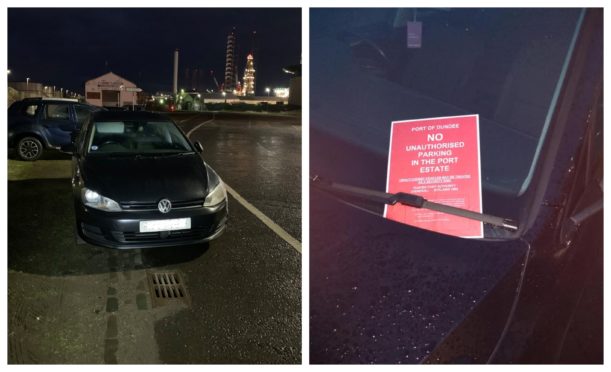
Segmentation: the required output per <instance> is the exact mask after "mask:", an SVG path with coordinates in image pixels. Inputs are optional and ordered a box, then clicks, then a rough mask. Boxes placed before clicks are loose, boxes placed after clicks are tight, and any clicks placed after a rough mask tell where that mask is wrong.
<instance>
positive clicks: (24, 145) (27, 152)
mask: <svg viewBox="0 0 611 372" xmlns="http://www.w3.org/2000/svg"><path fill="white" fill-rule="evenodd" d="M43 151H44V148H43V146H42V143H41V142H40V140H39V139H38V138H36V137H23V138H22V139H20V140H19V142H17V156H18V157H19V159H21V160H25V161H35V160H38V159H40V157H41V156H42V153H43Z"/></svg>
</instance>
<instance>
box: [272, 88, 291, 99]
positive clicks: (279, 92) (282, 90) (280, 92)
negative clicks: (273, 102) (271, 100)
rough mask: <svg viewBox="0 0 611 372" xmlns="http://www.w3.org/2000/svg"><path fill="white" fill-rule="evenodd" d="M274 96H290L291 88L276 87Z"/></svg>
mask: <svg viewBox="0 0 611 372" xmlns="http://www.w3.org/2000/svg"><path fill="white" fill-rule="evenodd" d="M274 96H276V97H281V98H286V97H288V96H289V88H274Z"/></svg>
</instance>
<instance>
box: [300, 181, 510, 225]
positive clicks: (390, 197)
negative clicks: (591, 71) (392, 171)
mask: <svg viewBox="0 0 611 372" xmlns="http://www.w3.org/2000/svg"><path fill="white" fill-rule="evenodd" d="M310 183H311V185H312V186H315V187H318V188H320V189H323V190H327V191H336V192H341V193H344V194H347V195H350V196H353V197H356V198H359V199H364V200H368V201H373V202H378V203H384V204H388V205H395V204H397V203H399V204H403V205H407V206H410V207H413V208H424V209H429V210H433V211H437V212H443V213H447V214H451V215H454V216H460V217H464V218H469V219H471V220H476V221H481V222H484V223H487V224H489V225H493V226H498V227H502V228H505V229H507V230H510V231H517V230H518V223H517V221H514V220H512V219H509V218H503V217H497V216H492V215H489V214H484V213H478V212H473V211H470V210H467V209H462V208H457V207H452V206H449V205H445V204H439V203H435V202H431V201H428V200H426V199H425V198H423V197H422V196H420V195H415V194H408V193H404V192H399V193H396V194H389V193H387V192H382V191H376V190H370V189H366V188H362V187H357V186H351V185H346V184H342V183H337V182H333V181H329V180H326V179H323V178H321V177H319V176H318V175H316V176H314V177H311V178H310Z"/></svg>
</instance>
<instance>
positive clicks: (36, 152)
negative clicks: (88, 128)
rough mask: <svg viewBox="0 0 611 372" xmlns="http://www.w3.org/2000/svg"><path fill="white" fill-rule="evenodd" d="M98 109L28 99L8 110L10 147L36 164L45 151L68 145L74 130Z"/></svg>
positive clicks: (69, 102)
mask: <svg viewBox="0 0 611 372" xmlns="http://www.w3.org/2000/svg"><path fill="white" fill-rule="evenodd" d="M99 110H101V109H100V108H98V107H95V106H91V105H87V104H83V103H79V102H78V101H77V100H75V99H62V98H26V99H23V100H21V101H17V102H15V103H13V104H12V105H11V107H9V109H8V146H9V147H14V148H15V149H16V150H17V155H18V156H19V158H20V159H22V160H28V161H33V160H37V159H39V158H40V157H41V156H42V153H43V151H44V149H47V148H55V149H59V148H60V147H61V146H62V145H66V144H69V143H70V141H71V134H72V132H74V130H76V129H79V128H80V126H81V125H82V124H83V122H85V120H87V118H88V117H89V115H90V114H91V113H93V112H96V111H99Z"/></svg>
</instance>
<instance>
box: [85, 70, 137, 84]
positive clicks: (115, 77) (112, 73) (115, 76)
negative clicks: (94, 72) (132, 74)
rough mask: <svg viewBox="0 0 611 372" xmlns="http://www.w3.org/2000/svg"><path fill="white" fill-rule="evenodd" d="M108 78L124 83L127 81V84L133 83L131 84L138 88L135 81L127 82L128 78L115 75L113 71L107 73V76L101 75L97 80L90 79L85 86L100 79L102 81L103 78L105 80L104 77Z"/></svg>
mask: <svg viewBox="0 0 611 372" xmlns="http://www.w3.org/2000/svg"><path fill="white" fill-rule="evenodd" d="M106 76H108V77H110V78H114V79H116V80H123V81H125V82H128V83H131V84H134V86H137V85H136V83H134V82H133V81H131V80H127V79H126V78H124V77H123V76H119V75H117V74H115V73H114V72H112V71H110V72H107V73H105V74H103V75H100V76H98V77H96V78H93V79H89V80H87V81H86V82H85V84H87V83H89V82H90V81H94V80H99V79H101V78H103V77H106Z"/></svg>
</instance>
